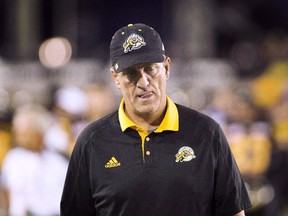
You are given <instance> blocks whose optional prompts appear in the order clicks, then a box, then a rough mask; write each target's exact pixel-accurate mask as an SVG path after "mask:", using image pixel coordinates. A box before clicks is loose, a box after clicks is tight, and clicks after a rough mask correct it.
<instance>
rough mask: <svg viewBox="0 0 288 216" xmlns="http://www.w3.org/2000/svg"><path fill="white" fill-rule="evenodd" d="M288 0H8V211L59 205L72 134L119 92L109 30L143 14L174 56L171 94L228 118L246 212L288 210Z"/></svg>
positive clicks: (1, 199) (1, 13)
mask: <svg viewBox="0 0 288 216" xmlns="http://www.w3.org/2000/svg"><path fill="white" fill-rule="evenodd" d="M287 11H288V1H286V0H273V1H272V0H253V1H246V0H177V1H172V0H166V1H164V0H158V1H152V0H145V1H144V0H138V1H130V0H126V1H115V0H114V1H112V0H85V1H80V0H69V1H68V0H62V1H57V0H0V176H1V178H0V179H1V181H0V215H8V214H10V215H12V216H21V215H44V216H46V215H47V216H52V215H59V200H60V196H61V191H62V186H63V182H64V178H65V174H66V173H65V172H66V168H67V164H68V161H69V156H70V154H71V151H72V149H73V146H74V143H75V139H76V138H77V136H78V134H79V132H80V131H81V130H82V129H83V127H85V126H86V125H87V124H88V123H90V122H92V121H95V120H97V119H99V118H100V117H102V116H104V115H105V114H107V113H109V112H110V111H112V110H114V109H117V107H118V104H119V101H120V100H121V96H120V92H119V91H118V90H117V89H116V87H115V86H114V84H113V83H112V80H111V78H110V74H109V67H110V63H109V43H110V40H111V38H112V36H113V34H114V32H115V31H116V30H117V29H119V28H120V27H122V26H125V25H128V24H129V23H139V22H140V23H145V24H148V25H150V26H152V27H153V28H155V29H156V30H157V31H158V32H159V33H160V35H161V37H162V40H163V42H164V44H165V48H166V54H167V55H168V56H170V57H171V58H172V71H171V78H170V79H169V81H168V95H169V96H170V97H171V98H172V99H173V100H174V101H175V102H177V103H181V104H183V105H186V106H188V107H191V108H193V109H196V110H198V111H200V112H203V113H206V114H207V115H209V116H211V117H212V118H214V119H215V120H216V121H217V122H218V123H219V124H220V125H221V126H222V128H223V130H224V132H225V134H226V136H227V139H228V141H229V143H230V146H231V150H232V152H233V154H234V156H235V158H236V161H237V163H238V165H239V168H240V171H241V173H242V175H243V178H244V180H245V182H246V183H247V188H248V190H249V193H250V197H251V200H252V203H253V208H251V209H250V210H248V211H247V215H250V216H252V215H253V216H254V215H258V216H272V215H273V216H285V215H288V202H287V201H288V199H287V198H288V187H287V186H288V34H287V33H288V13H287ZM52 188H53V189H52ZM28 197H29V199H28ZM46 197H47V198H46ZM43 211H44V212H43Z"/></svg>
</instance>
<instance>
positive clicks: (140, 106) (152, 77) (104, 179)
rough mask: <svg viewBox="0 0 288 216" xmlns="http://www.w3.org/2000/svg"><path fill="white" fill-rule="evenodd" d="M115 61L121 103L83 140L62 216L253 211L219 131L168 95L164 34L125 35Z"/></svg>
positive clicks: (113, 48)
mask: <svg viewBox="0 0 288 216" xmlns="http://www.w3.org/2000/svg"><path fill="white" fill-rule="evenodd" d="M110 59H111V63H112V67H111V70H110V72H111V74H112V77H113V79H114V81H115V84H116V86H117V87H118V89H119V90H120V91H121V92H122V95H123V99H122V101H121V103H120V106H119V109H118V110H116V111H114V112H112V113H111V114H109V115H107V116H105V117H104V118H101V119H100V120H97V121H95V122H93V123H91V124H90V125H89V126H87V127H86V128H85V129H84V130H83V131H82V132H81V134H80V136H79V137H78V139H77V142H76V145H75V148H74V150H73V153H72V156H71V159H70V164H69V168H68V171H67V176H66V181H65V186H64V189H63V194H62V200H61V215H62V216H73V215H75V216H76V215H79V216H80V215H87V216H88V215H94V216H95V215H98V216H104V215H105V216H116V215H117V216H132V215H133V216H135V215H136V216H156V215H157V216H169V215H171V216H172V215H173V216H175V215H177V216H180V215H181V216H190V215H197V216H232V215H237V216H241V215H245V213H244V210H245V209H247V208H250V207H251V203H250V200H249V197H248V193H247V191H246V188H245V184H244V182H243V180H242V177H241V175H240V173H239V170H238V167H237V165H236V162H235V160H234V157H233V155H232V153H231V151H230V149H229V146H228V143H227V141H226V138H225V136H224V133H223V132H222V130H221V128H220V126H219V125H218V124H217V123H216V122H215V121H214V120H212V119H211V118H209V117H208V116H206V115H203V114H201V113H199V112H197V111H195V110H192V109H190V108H187V107H184V106H182V105H179V104H175V103H174V102H173V101H172V100H171V98H170V97H169V96H168V95H167V93H166V88H167V86H166V84H167V80H168V79H169V75H170V64H171V59H170V58H169V57H167V56H166V54H165V49H164V45H163V43H162V40H161V38H160V36H159V34H158V33H157V32H156V31H155V30H154V29H153V28H151V27H150V26H147V25H145V24H141V23H138V24H134V25H132V24H130V25H128V26H125V27H122V28H120V29H119V30H118V31H116V33H115V34H114V36H113V38H112V40H111V43H110ZM176 73H177V72H176Z"/></svg>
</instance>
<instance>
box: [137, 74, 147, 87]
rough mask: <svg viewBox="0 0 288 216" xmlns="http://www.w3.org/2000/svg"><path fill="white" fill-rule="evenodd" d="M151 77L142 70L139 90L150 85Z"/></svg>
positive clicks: (138, 82) (138, 84)
mask: <svg viewBox="0 0 288 216" xmlns="http://www.w3.org/2000/svg"><path fill="white" fill-rule="evenodd" d="M149 80H150V79H149V76H148V74H147V73H145V71H144V70H140V71H139V78H138V80H137V87H139V88H145V87H146V86H148V85H149V83H150V81H149Z"/></svg>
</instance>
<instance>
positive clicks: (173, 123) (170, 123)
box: [118, 96, 179, 133]
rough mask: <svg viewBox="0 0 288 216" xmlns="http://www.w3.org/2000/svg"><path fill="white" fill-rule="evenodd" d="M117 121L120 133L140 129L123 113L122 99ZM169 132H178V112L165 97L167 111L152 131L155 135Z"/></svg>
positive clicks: (172, 103) (173, 104)
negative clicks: (128, 129) (130, 129)
mask: <svg viewBox="0 0 288 216" xmlns="http://www.w3.org/2000/svg"><path fill="white" fill-rule="evenodd" d="M118 114H119V121H120V127H121V130H122V131H125V130H126V129H127V128H132V129H136V128H141V127H140V126H138V125H136V124H135V123H134V122H133V121H132V120H131V119H129V118H128V116H127V115H126V114H125V112H124V99H122V101H121V103H120V106H119V110H118ZM165 130H170V131H178V130H179V115H178V110H177V107H176V105H175V103H174V102H173V101H172V100H171V99H170V98H169V97H168V96H167V110H166V114H165V116H164V119H163V120H162V122H161V124H160V125H159V127H158V128H157V129H156V130H155V131H154V132H156V133H161V132H162V131H165Z"/></svg>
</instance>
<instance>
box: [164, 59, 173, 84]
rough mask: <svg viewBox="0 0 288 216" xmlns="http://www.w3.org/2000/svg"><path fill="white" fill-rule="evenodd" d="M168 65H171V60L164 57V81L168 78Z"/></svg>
mask: <svg viewBox="0 0 288 216" xmlns="http://www.w3.org/2000/svg"><path fill="white" fill-rule="evenodd" d="M170 64H171V59H170V58H169V57H166V59H165V61H164V67H165V73H166V79H169V76H170Z"/></svg>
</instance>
